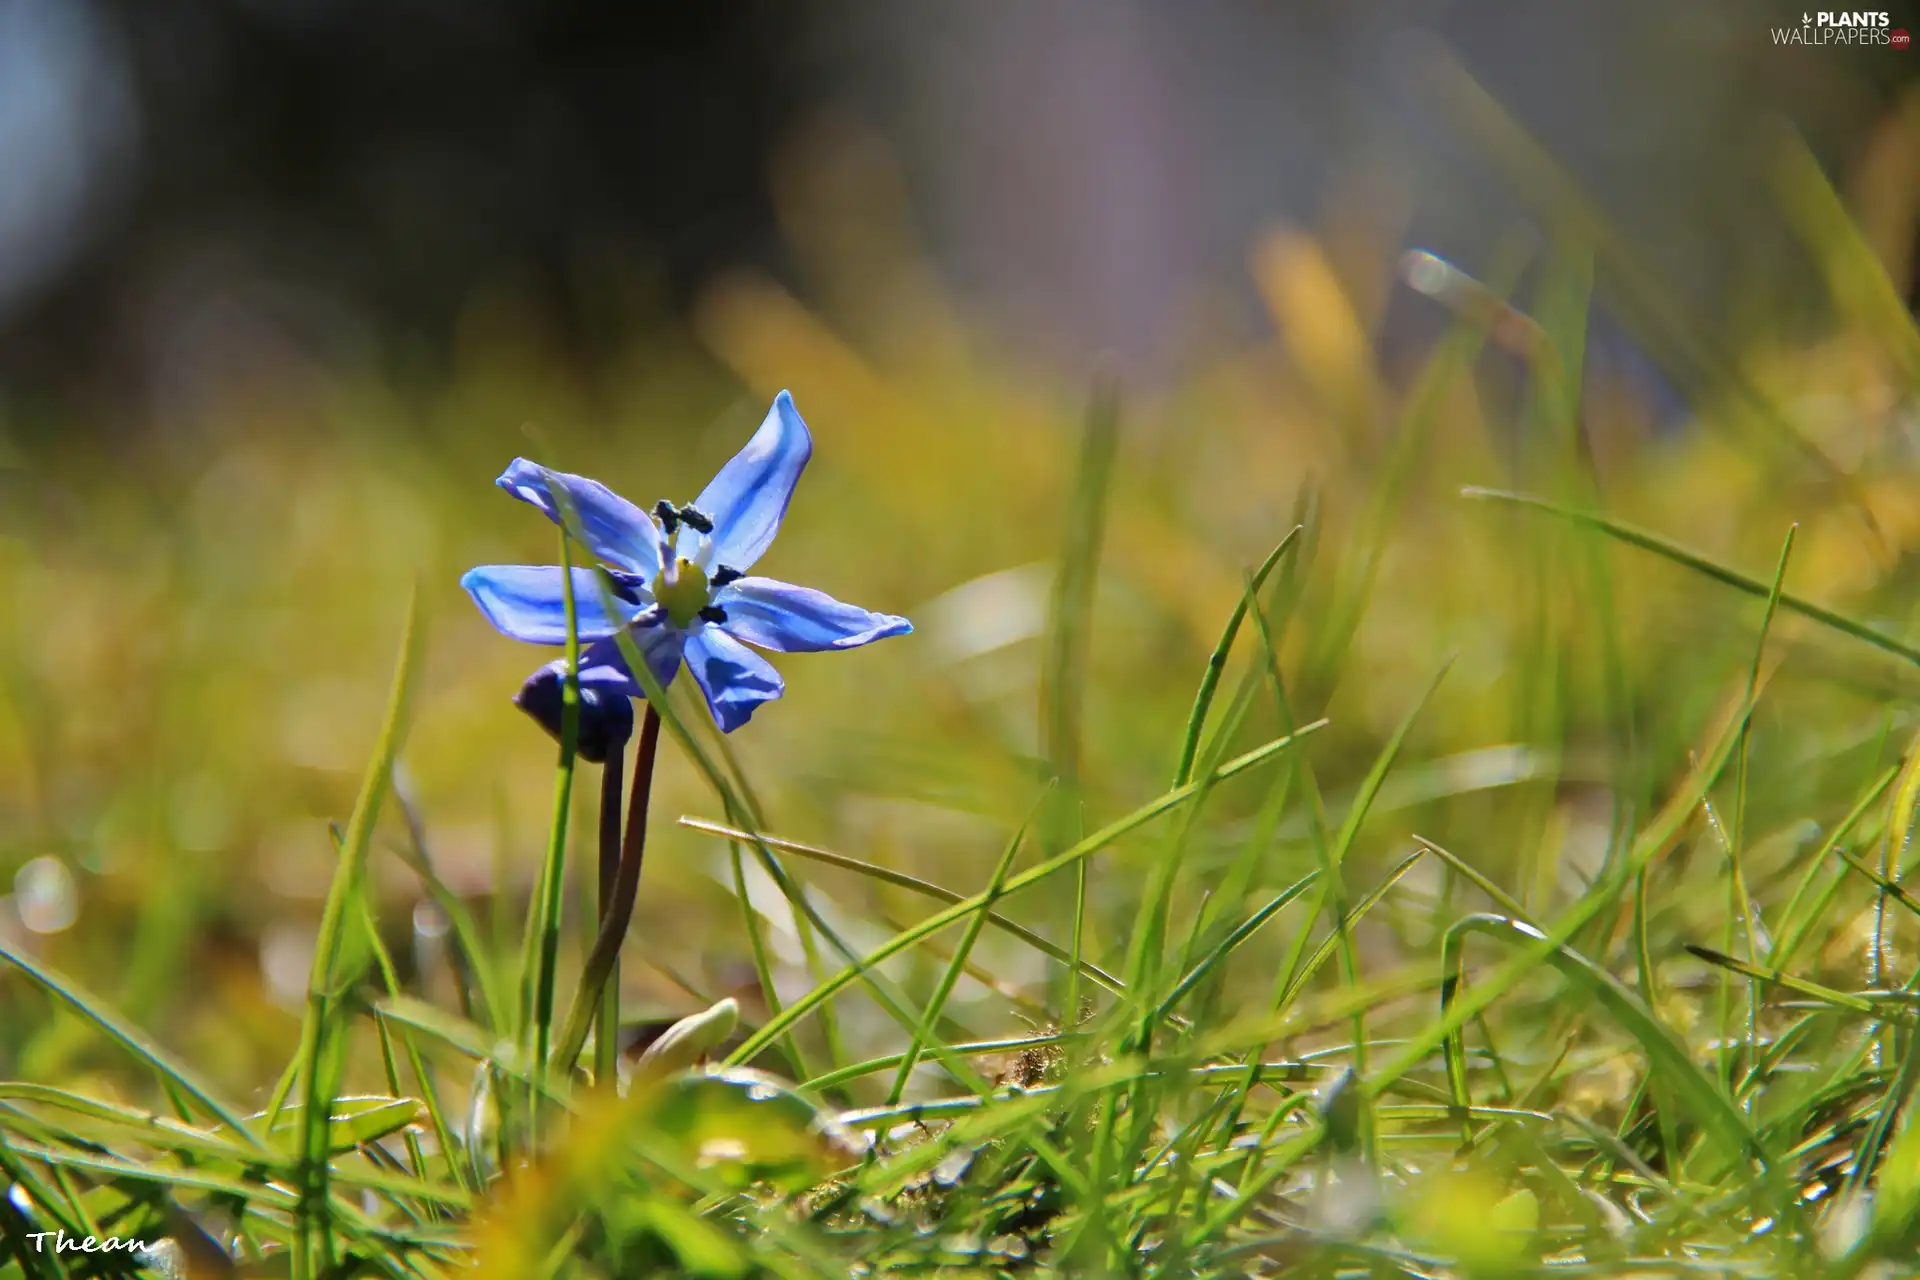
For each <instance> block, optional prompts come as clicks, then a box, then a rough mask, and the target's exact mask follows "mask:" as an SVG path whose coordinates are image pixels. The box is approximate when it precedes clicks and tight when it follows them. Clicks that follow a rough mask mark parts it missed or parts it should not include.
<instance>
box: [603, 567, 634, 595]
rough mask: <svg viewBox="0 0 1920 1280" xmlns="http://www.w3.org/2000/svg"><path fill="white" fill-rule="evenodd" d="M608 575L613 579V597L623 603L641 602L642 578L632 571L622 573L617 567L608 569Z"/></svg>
mask: <svg viewBox="0 0 1920 1280" xmlns="http://www.w3.org/2000/svg"><path fill="white" fill-rule="evenodd" d="M607 576H608V577H609V578H611V579H613V587H612V590H613V598H614V599H615V600H618V601H620V602H621V603H622V604H639V603H640V592H639V586H640V578H639V577H638V576H637V575H635V574H631V573H621V572H619V571H618V570H616V569H609V570H607Z"/></svg>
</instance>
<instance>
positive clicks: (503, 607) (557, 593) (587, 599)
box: [460, 564, 638, 644]
mask: <svg viewBox="0 0 1920 1280" xmlns="http://www.w3.org/2000/svg"><path fill="white" fill-rule="evenodd" d="M598 579H599V575H598V574H597V573H596V572H595V571H594V570H592V569H575V570H574V571H573V599H574V606H575V609H576V611H577V613H578V616H579V625H580V638H581V639H583V640H596V639H598V638H599V637H601V636H607V635H612V634H613V632H614V631H615V629H616V628H617V627H618V626H619V625H620V624H621V623H624V622H625V621H626V620H625V619H624V618H623V619H621V620H620V623H616V622H613V621H611V620H609V619H608V617H607V615H606V611H605V610H604V609H602V608H601V607H600V606H601V595H600V584H599V581H598ZM460 585H461V586H463V587H465V588H466V589H467V594H468V595H470V596H472V597H473V602H474V603H475V604H477V605H479V606H480V612H481V613H483V614H485V615H486V617H487V621H488V622H491V623H492V624H493V625H494V627H495V628H496V629H497V630H499V631H500V632H501V633H502V634H503V635H508V636H512V637H513V638H514V639H515V640H525V641H527V642H528V643H530V644H565V643H566V642H567V606H566V601H565V599H564V597H563V596H562V594H561V581H560V567H559V566H558V565H551V564H541V565H532V564H483V565H481V566H480V567H479V568H478V569H469V570H467V573H466V576H465V577H463V578H461V579H460ZM616 603H617V601H616ZM635 612H638V606H635Z"/></svg>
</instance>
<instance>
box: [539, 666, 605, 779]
mask: <svg viewBox="0 0 1920 1280" xmlns="http://www.w3.org/2000/svg"><path fill="white" fill-rule="evenodd" d="M565 690H566V677H564V676H563V675H561V674H560V668H559V667H558V666H553V665H548V666H544V667H542V668H540V669H539V670H538V671H536V672H534V673H533V674H532V675H531V676H529V677H527V682H526V683H525V684H523V685H521V686H520V692H519V693H517V694H515V695H514V698H513V705H514V706H516V707H519V708H520V709H521V710H522V711H524V712H526V713H527V714H528V715H530V716H532V717H533V718H534V720H535V721H537V722H538V723H539V725H540V727H541V728H542V729H545V730H546V731H547V733H548V734H549V735H551V736H552V738H553V740H554V741H555V742H558V741H559V740H560V729H561V721H560V716H561V711H562V699H563V697H564V696H565ZM632 736H633V703H632V701H630V700H629V699H628V698H627V697H626V696H625V695H624V694H619V693H614V692H611V691H609V690H605V689H593V688H589V687H587V686H586V685H582V686H581V687H580V728H579V732H578V734H577V735H576V737H575V741H574V749H575V750H576V751H578V752H579V753H580V758H581V759H582V760H586V761H588V762H589V763H592V764H602V763H605V761H606V758H607V754H608V753H609V752H611V751H613V750H615V749H616V748H618V747H619V746H621V745H622V744H623V743H625V742H626V740H627V739H628V738H630V737H632Z"/></svg>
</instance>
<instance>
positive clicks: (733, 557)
mask: <svg viewBox="0 0 1920 1280" xmlns="http://www.w3.org/2000/svg"><path fill="white" fill-rule="evenodd" d="M812 455H813V437H812V436H810V435H808V434H807V424H806V423H804V422H802V421H801V420H800V412H799V410H797V409H795V408H794V407H793V397H792V396H790V395H788V394H787V393H786V392H784V391H782V392H781V393H780V394H779V395H777V396H775V397H774V398H773V408H771V409H769V410H767V417H766V420H765V421H764V422H762V423H761V424H760V429H759V430H758V431H756V432H754V433H753V439H751V440H749V441H747V447H746V448H744V449H742V450H741V451H740V452H739V453H737V454H735V455H734V456H733V460H732V461H730V462H728V463H727V465H726V466H724V467H722V468H720V474H719V475H717V476H715V477H714V478H713V481H712V483H710V484H708V485H707V487H706V488H704V489H702V490H701V491H700V496H699V497H698V498H695V499H694V500H693V505H694V506H696V507H698V508H699V509H700V510H701V512H702V513H704V514H705V515H706V516H708V517H709V518H710V519H712V521H713V536H712V537H711V538H710V539H708V543H707V551H706V556H705V558H704V560H703V561H702V563H703V564H704V565H705V566H706V567H708V568H709V569H711V568H716V567H718V566H720V565H727V566H729V567H731V568H734V569H745V568H747V567H748V566H749V565H751V564H752V563H753V562H754V561H755V560H758V559H759V558H760V555H761V553H762V552H764V551H765V550H766V549H767V547H768V546H769V545H770V544H771V543H772V542H773V535H774V534H776V533H778V532H780V519H781V517H782V516H784V515H786V514H787V503H788V501H789V500H790V499H791V498H792V497H793V486H794V485H795V484H797V483H798V482H799V480H800V472H801V471H802V470H803V469H805V467H806V465H807V459H808V458H809V457H811V456H812Z"/></svg>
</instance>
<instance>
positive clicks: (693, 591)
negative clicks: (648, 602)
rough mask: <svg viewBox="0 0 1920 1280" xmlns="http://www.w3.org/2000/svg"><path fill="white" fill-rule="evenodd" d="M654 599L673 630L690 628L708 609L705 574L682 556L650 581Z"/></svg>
mask: <svg viewBox="0 0 1920 1280" xmlns="http://www.w3.org/2000/svg"><path fill="white" fill-rule="evenodd" d="M653 598H654V599H655V600H656V601H658V602H659V604H660V607H661V608H663V609H665V610H666V611H667V620H668V621H669V622H671V623H673V625H674V626H676V627H690V626H692V625H693V623H694V620H695V619H697V618H699V617H700V616H701V614H702V612H703V611H704V610H705V609H706V608H707V605H708V603H709V600H710V597H709V595H708V592H707V571H706V570H705V569H702V568H701V567H700V566H699V565H697V564H695V563H694V562H693V561H691V560H689V559H687V558H686V557H685V556H682V557H680V558H679V559H677V560H675V561H674V562H673V564H672V565H671V566H669V567H668V568H666V569H663V570H662V571H661V573H660V576H659V577H657V578H655V579H654V580H653Z"/></svg>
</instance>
